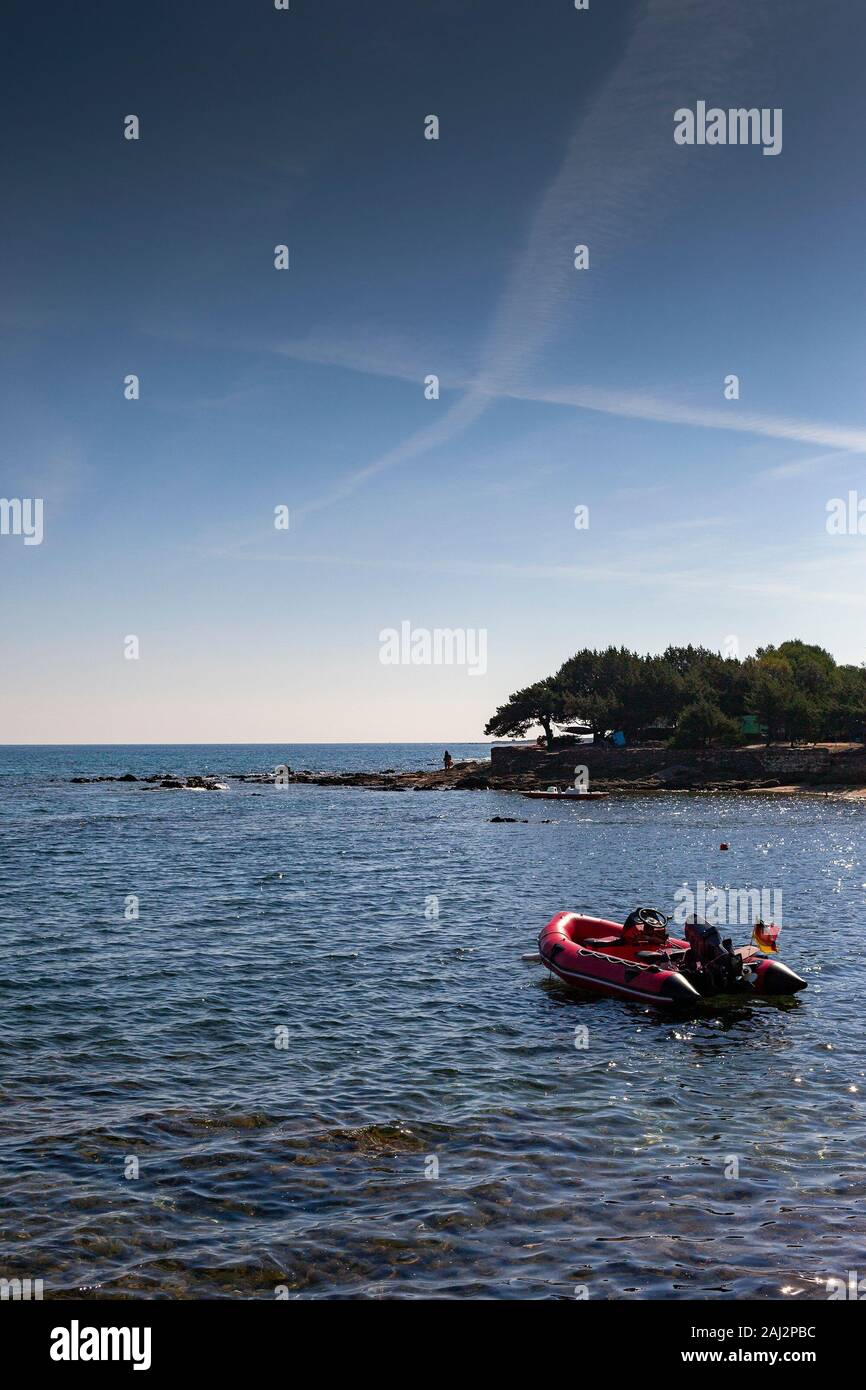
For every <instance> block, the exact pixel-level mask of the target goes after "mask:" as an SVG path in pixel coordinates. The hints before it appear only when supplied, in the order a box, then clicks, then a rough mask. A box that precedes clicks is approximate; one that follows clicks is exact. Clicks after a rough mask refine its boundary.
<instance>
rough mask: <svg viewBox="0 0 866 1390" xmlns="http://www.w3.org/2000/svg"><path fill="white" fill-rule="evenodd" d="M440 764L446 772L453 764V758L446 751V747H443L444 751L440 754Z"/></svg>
mask: <svg viewBox="0 0 866 1390" xmlns="http://www.w3.org/2000/svg"><path fill="white" fill-rule="evenodd" d="M442 766H443V767H444V768H445V771H446V772H450V771H451V769H452V767H453V766H454V759H453V758H452V756H451V754H450V753H449V752H448V749H447V748H446V749H445V752H444V753H443V754H442Z"/></svg>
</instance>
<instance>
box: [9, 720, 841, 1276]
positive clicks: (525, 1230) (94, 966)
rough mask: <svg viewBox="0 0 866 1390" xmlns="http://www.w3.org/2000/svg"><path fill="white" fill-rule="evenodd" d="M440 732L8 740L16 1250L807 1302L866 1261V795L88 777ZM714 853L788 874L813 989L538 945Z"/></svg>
mask: <svg viewBox="0 0 866 1390" xmlns="http://www.w3.org/2000/svg"><path fill="white" fill-rule="evenodd" d="M451 751H452V752H453V753H454V754H455V756H458V755H464V754H466V753H471V752H473V751H475V750H474V749H467V748H464V747H462V746H454V745H452V750H451ZM440 756H441V748H438V747H437V748H435V749H433V748H428V747H425V746H415V747H402V746H401V747H396V746H395V747H382V746H375V747H374V746H367V747H344V748H340V747H330V748H328V747H324V748H314V747H307V748H288V747H284V746H280V747H277V748H241V747H232V748H214V747H208V748H200V749H194V748H171V749H147V748H141V747H137V748H132V749H95V748H90V749H82V748H79V749H48V748H37V749H20V748H15V749H4V750H0V928H2V966H0V990H2V1004H3V1028H2V1032H0V1059H2V1067H0V1100H2V1110H0V1185H2V1204H0V1276H5V1277H14V1276H18V1277H27V1276H30V1277H32V1278H43V1279H44V1281H45V1293H46V1296H58V1295H60V1296H63V1295H67V1296H72V1295H76V1294H78V1293H79V1291H81V1290H84V1291H90V1292H93V1293H97V1294H100V1295H102V1296H123V1295H124V1294H125V1295H131V1294H141V1293H144V1294H146V1295H152V1296H156V1297H184V1296H185V1297H215V1296H224V1295H230V1296H234V1297H246V1298H261V1297H273V1296H274V1291H275V1290H276V1289H277V1288H278V1287H280V1286H284V1287H285V1288H287V1289H288V1291H289V1296H290V1297H295V1296H298V1297H335V1296H337V1297H345V1296H351V1297H357V1296H362V1297H386V1296H393V1295H397V1296H402V1297H412V1296H416V1297H429V1296H451V1297H453V1296H463V1297H495V1298H527V1297H528V1298H539V1297H541V1298H545V1297H566V1298H571V1297H573V1296H574V1292H575V1288H576V1286H578V1285H586V1286H588V1290H589V1293H590V1296H591V1297H593V1298H606V1297H634V1296H643V1297H700V1298H711V1297H744V1296H759V1297H764V1298H800V1299H807V1298H823V1297H825V1296H826V1289H825V1287H824V1281H825V1280H826V1279H827V1278H828V1277H830V1276H843V1277H844V1276H845V1275H846V1273H847V1271H848V1270H849V1269H852V1268H853V1269H857V1268H859V1269H860V1272H861V1274H862V1273H864V1272H866V1271H864V1268H863V1261H864V1255H863V1243H864V1234H866V1225H864V1209H866V1160H864V1152H866V1123H864V1112H863V1094H864V1092H863V1085H864V1070H866V1064H864V1059H863V1026H862V1018H863V1013H864V994H866V967H864V963H863V915H864V914H863V906H864V901H866V863H864V855H863V845H864V834H863V827H864V817H866V803H859V804H858V803H850V802H843V801H840V800H835V799H829V798H827V799H820V800H819V799H816V798H803V799H794V798H777V797H769V796H766V797H765V796H730V797H718V796H714V797H709V796H702V797H690V796H685V795H668V796H665V797H655V798H653V797H634V798H626V799H611V800H609V801H604V802H597V803H594V804H590V805H585V806H583V807H574V806H556V805H551V804H550V803H544V802H542V803H538V804H535V803H532V802H527V801H524V800H521V799H520V798H518V797H515V796H511V795H507V794H504V793H493V792H415V793H413V792H403V793H397V792H374V791H365V790H355V789H345V788H329V789H320V788H316V787H311V786H302V785H301V786H291V787H289V788H286V789H280V790H277V789H275V788H272V787H270V786H255V785H246V786H245V785H241V784H232V786H231V790H230V791H228V792H224V793H208V792H205V793H191V792H178V791H172V792H170V791H161V790H160V791H153V790H145V789H144V788H142V787H140V786H136V785H135V784H121V785H113V784H96V785H84V786H80V785H73V784H71V783H70V782H69V781H68V780H67V779H68V778H69V777H71V776H74V775H80V774H88V773H96V772H115V773H122V772H126V771H132V772H134V773H147V772H157V771H166V770H171V771H175V772H178V773H189V772H202V771H210V772H217V773H224V774H231V773H232V772H238V771H253V770H264V769H267V768H270V767H272V766H274V765H275V764H277V763H280V762H288V763H290V764H291V765H292V766H293V767H295V768H310V769H312V770H318V769H324V768H326V767H331V768H344V769H359V768H374V767H378V768H384V767H392V768H395V769H400V768H412V767H424V766H427V767H429V766H433V765H435V764H436V763H437V762H438V761H439V758H440ZM494 815H514V816H519V817H525V818H526V821H527V823H526V824H491V822H490V817H492V816H494ZM722 840H724V841H726V842H728V843H729V845H730V851H729V852H728V853H726V854H722V853H720V851H719V843H720V841H722ZM698 880H704V881H706V882H708V883H712V884H718V885H730V886H734V887H766V888H769V889H779V890H781V892H782V895H783V916H784V923H785V929H784V932H783V935H782V939H781V946H782V951H781V955H782V958H783V959H784V960H786V961H787V962H788V963H789V964H790V965H791V966H792V967H793V968H794V969H795V970H797V971H798V972H799V973H801V974H803V975H804V976H805V977H806V979H807V980H808V982H809V988H808V990H807V991H806V992H805V993H803V994H801V995H799V996H797V997H796V998H795V999H793V1000H791V1001H787V1002H783V1003H773V1002H771V1001H754V1002H750V1003H748V1004H746V1005H740V1006H738V1007H734V1008H727V1009H719V1008H718V1007H715V1006H705V1008H704V1011H703V1012H702V1013H701V1014H700V1015H698V1016H693V1017H684V1018H672V1017H669V1016H658V1015H655V1014H653V1013H650V1012H648V1011H646V1010H645V1009H644V1008H643V1007H642V1006H641V1005H637V1004H631V1003H622V1002H618V1001H613V1000H586V999H584V998H581V997H579V996H575V995H572V994H569V992H568V991H567V990H566V989H565V988H564V987H563V986H561V985H560V984H559V983H556V982H551V981H550V980H549V979H548V978H547V977H546V974H545V973H544V972H543V971H542V970H541V969H540V967H539V966H537V965H533V964H530V963H527V962H525V961H523V960H522V959H521V955H522V953H524V952H528V951H531V950H532V949H533V948H534V944H535V937H536V934H537V932H538V930H539V928H540V927H541V926H542V925H543V924H544V922H545V921H546V920H547V919H548V918H549V917H550V916H551V915H552V914H553V912H554V911H556V910H557V909H559V908H562V907H577V908H582V909H585V910H587V911H590V912H598V913H599V914H600V915H610V916H614V917H617V916H619V917H621V916H622V915H624V914H625V913H626V912H627V911H628V910H629V909H630V908H631V907H633V906H635V905H636V904H639V903H652V904H657V905H659V906H665V907H667V909H668V910H670V909H671V907H672V905H673V895H674V892H675V891H676V889H677V887H678V886H679V885H680V884H682V883H683V882H684V881H686V882H689V883H691V884H694V883H695V882H696V881H698ZM131 894H134V895H136V896H137V897H138V899H139V902H140V915H139V917H138V919H137V920H131V921H127V920H125V918H124V908H125V903H126V900H127V898H128V895H131ZM434 895H435V898H436V899H438V907H439V916H438V918H435V917H429V916H425V908H426V911H427V912H428V913H429V912H431V911H432V906H433V905H432V903H431V898H432V896H434ZM734 934H735V936H739V938H740V939H745V937H746V936H747V935H748V929H740V931H739V932H736V931H735V933H734ZM578 1025H586V1026H587V1028H588V1030H589V1033H588V1047H586V1048H577V1047H576V1046H575V1039H576V1034H575V1029H576V1028H577V1026H578ZM283 1043H284V1044H285V1045H284V1046H282V1045H281V1046H277V1045H276V1044H283ZM136 1164H137V1168H138V1176H137V1177H134V1176H127V1173H130V1172H134V1169H135V1166H136ZM737 1166H738V1170H739V1175H738V1176H726V1172H727V1173H732V1172H734V1171H735V1170H736V1167H737Z"/></svg>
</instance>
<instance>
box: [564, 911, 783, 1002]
mask: <svg viewBox="0 0 866 1390" xmlns="http://www.w3.org/2000/svg"><path fill="white" fill-rule="evenodd" d="M670 920H671V918H670V917H666V916H665V915H664V913H662V912H659V911H658V909H656V908H653V907H641V908H638V909H636V911H635V912H632V913H630V915H629V916H628V917H627V918H626V920H625V922H624V923H623V924H622V925H620V924H619V923H618V922H608V921H606V920H605V919H604V918H603V917H582V916H580V915H579V914H578V913H576V912H558V913H557V914H556V916H555V917H552V918H551V920H550V921H549V922H548V924H547V926H546V927H545V928H544V929H543V931H542V932H541V934H540V936H539V938H538V949H539V952H540V954H541V959H542V961H543V962H544V964H545V965H546V966H547V968H548V969H549V970H551V971H553V973H554V975H558V976H559V978H560V980H563V981H564V982H565V983H566V984H567V985H573V986H574V987H575V988H577V989H585V990H592V991H595V992H596V993H600V994H607V995H613V996H615V997H616V998H620V999H639V1000H643V1001H644V1002H645V1003H647V1004H658V1005H670V1004H690V1003H691V1004H694V1003H696V1002H698V1001H699V1000H700V999H701V998H702V997H705V996H707V995H714V994H743V993H748V994H777V995H778V994H796V993H797V991H798V990H801V989H805V988H806V981H805V980H801V979H800V976H799V975H795V974H794V972H793V970H789V969H788V967H787V966H786V965H783V964H782V963H781V961H777V960H772V959H770V958H769V957H768V956H766V955H765V954H764V953H763V951H761V949H760V948H759V947H757V946H738V947H736V948H734V947H733V946H732V944H731V942H730V941H724V942H723V941H722V940H721V938H720V936H719V933H718V931H717V930H716V928H715V927H712V926H708V925H707V924H706V923H699V922H697V921H692V922H690V923H687V924H686V926H685V932H686V939H685V940H680V939H678V938H677V937H673V936H668V934H667V924H668V922H669V921H670ZM759 925H762V924H759ZM764 930H766V929H764ZM773 931H774V932H775V928H774V929H773ZM773 940H775V938H773Z"/></svg>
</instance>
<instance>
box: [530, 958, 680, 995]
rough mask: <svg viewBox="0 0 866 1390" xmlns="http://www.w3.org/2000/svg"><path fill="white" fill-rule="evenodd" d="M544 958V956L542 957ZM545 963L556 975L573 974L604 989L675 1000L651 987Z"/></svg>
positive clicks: (576, 977)
mask: <svg viewBox="0 0 866 1390" xmlns="http://www.w3.org/2000/svg"><path fill="white" fill-rule="evenodd" d="M541 959H542V960H544V957H543V956H542V958H541ZM544 963H545V965H547V966H549V968H550V969H551V970H552V971H553V973H554V975H571V976H572V977H573V978H574V979H575V980H588V981H589V983H590V984H593V985H601V986H602V987H603V988H604V989H618V990H620V991H621V992H622V993H623V994H633V995H634V996H635V998H636V999H660V1000H662V1001H663V1002H664V1003H665V1004H672V1003H673V1002H674V1001H673V1000H672V999H671V998H670V996H669V995H667V994H656V993H655V992H654V991H653V990H650V989H630V988H629V986H628V985H618V984H616V983H615V982H614V981H613V980H603V979H601V977H600V976H598V975H584V974H582V972H581V971H579V970H566V968H565V966H563V965H554V964H553V962H552V961H545V962H544Z"/></svg>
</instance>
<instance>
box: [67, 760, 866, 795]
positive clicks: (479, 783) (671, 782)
mask: <svg viewBox="0 0 866 1390" xmlns="http://www.w3.org/2000/svg"><path fill="white" fill-rule="evenodd" d="M276 778H277V773H276V772H246V773H237V774H227V775H224V776H216V775H215V774H212V773H196V774H192V775H190V776H178V775H177V774H175V773H173V772H154V773H149V774H148V775H147V776H144V777H136V776H135V775H134V774H133V773H131V772H125V773H122V774H120V775H109V774H101V775H95V776H90V777H71V778H70V779H69V780H70V781H71V782H75V783H78V784H89V783H95V782H113V783H122V784H125V785H130V786H132V785H134V786H135V787H136V788H138V789H139V790H141V791H194V792H210V791H229V790H230V789H231V784H232V783H239V784H253V785H263V786H274V785H275V783H276ZM280 780H281V783H282V784H284V785H301V786H312V787H364V788H367V789H368V790H371V791H395V792H399V791H498V792H524V791H538V790H539V789H542V788H544V787H546V786H547V785H548V781H547V780H545V778H544V777H540V776H539V775H538V772H537V771H535V770H533V771H527V772H520V773H515V772H496V771H495V770H494V769H493V766H492V764H491V763H490V762H487V761H483V760H480V759H479V760H478V761H473V762H459V763H455V764H454V766H453V767H452V768H451V769H450V770H449V771H448V772H446V771H445V770H444V769H436V770H435V771H433V772H424V771H417V772H394V771H391V770H390V769H386V770H385V771H383V772H311V771H309V770H307V769H305V770H303V771H300V772H294V771H292V770H291V769H289V770H288V772H286V771H283V772H282V775H281V779H280ZM592 786H593V790H594V791H605V792H609V793H610V794H612V795H616V794H619V795H642V794H650V793H659V792H680V793H682V792H694V793H708V794H712V793H720V792H727V793H730V792H741V793H742V792H749V793H767V794H775V795H786V796H793V795H813V796H842V797H845V798H847V799H849V800H856V799H861V798H866V787H864V786H861V785H859V784H851V783H839V784H836V785H826V784H825V785H815V784H813V783H806V782H787V783H786V782H783V781H782V780H781V779H780V778H778V777H765V778H760V777H759V778H750V779H744V778H739V779H732V780H725V781H720V780H717V779H711V780H706V779H704V778H702V777H701V776H700V773H699V772H698V771H697V770H694V769H692V770H690V769H688V768H687V767H684V766H683V765H677V766H676V767H671V768H669V769H665V770H664V771H662V772H659V773H656V774H654V775H651V776H646V777H639V778H616V777H594V778H593V780H592Z"/></svg>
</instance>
